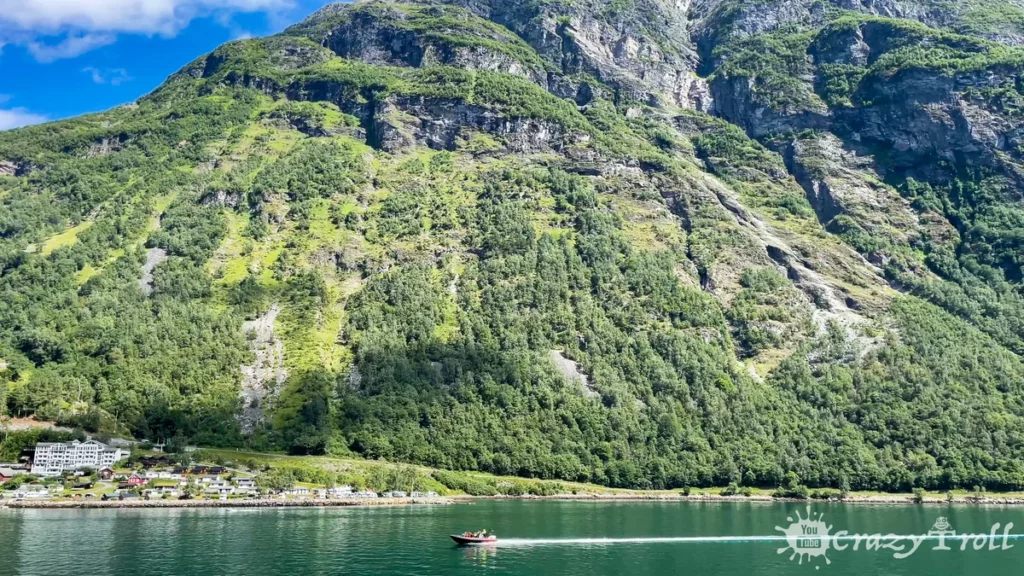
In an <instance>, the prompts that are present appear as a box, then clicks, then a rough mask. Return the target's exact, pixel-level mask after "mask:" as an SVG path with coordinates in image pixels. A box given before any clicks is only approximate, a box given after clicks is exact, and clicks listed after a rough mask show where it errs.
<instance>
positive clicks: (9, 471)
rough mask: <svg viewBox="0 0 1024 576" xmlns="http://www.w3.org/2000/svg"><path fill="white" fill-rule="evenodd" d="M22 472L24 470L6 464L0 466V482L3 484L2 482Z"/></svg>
mask: <svg viewBox="0 0 1024 576" xmlns="http://www.w3.org/2000/svg"><path fill="white" fill-rule="evenodd" d="M24 473H25V471H24V470H20V469H17V468H9V467H7V466H3V467H0V484H3V483H4V482H7V481H8V480H10V479H11V478H14V477H15V476H18V475H20V474H24Z"/></svg>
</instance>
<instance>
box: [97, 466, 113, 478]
mask: <svg viewBox="0 0 1024 576" xmlns="http://www.w3.org/2000/svg"><path fill="white" fill-rule="evenodd" d="M97 474H99V476H100V479H101V480H110V479H111V478H113V477H114V469H113V468H111V467H109V466H107V467H104V468H100V469H99V472H97Z"/></svg>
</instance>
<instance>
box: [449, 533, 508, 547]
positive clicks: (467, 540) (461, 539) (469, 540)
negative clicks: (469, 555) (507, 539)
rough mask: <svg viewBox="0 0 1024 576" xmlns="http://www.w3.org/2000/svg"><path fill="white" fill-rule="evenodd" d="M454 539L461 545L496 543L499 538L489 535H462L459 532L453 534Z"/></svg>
mask: <svg viewBox="0 0 1024 576" xmlns="http://www.w3.org/2000/svg"><path fill="white" fill-rule="evenodd" d="M450 536H451V537H452V540H455V543H456V544H458V545H459V546H474V545H478V544H496V543H497V542H498V539H497V538H495V537H494V536H488V537H487V538H473V537H471V536H460V535H458V534H451V535H450Z"/></svg>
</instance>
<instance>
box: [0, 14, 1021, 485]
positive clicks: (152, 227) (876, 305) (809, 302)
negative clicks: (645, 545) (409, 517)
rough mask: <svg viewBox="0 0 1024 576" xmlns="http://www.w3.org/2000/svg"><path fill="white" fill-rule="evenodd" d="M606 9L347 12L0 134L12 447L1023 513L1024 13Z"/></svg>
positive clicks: (0, 269) (1, 261) (3, 325)
mask: <svg viewBox="0 0 1024 576" xmlns="http://www.w3.org/2000/svg"><path fill="white" fill-rule="evenodd" d="M787 3H788V4H806V6H805V8H806V9H801V10H788V9H784V8H785V6H786V5H788V4H787ZM592 4H595V2H590V1H589V0H572V1H569V0H565V1H546V0H544V1H536V2H526V3H514V2H504V1H502V0H491V1H485V2H461V1H459V0H451V1H446V2H411V3H408V4H396V3H391V2H361V3H357V4H353V5H347V4H346V5H332V6H328V7H326V8H324V9H323V10H321V11H320V12H318V13H317V14H315V15H313V16H311V17H310V19H309V20H307V21H305V22H303V23H301V24H299V25H296V26H295V27H293V28H290V29H288V30H286V31H285V32H284V33H282V34H280V35H277V36H273V37H270V38H265V39H250V40H242V41H237V42H232V43H230V44H227V45H225V46H223V47H221V48H219V49H218V50H216V51H215V52H213V53H212V54H210V55H207V56H204V57H202V58H200V59H198V60H197V61H195V62H193V63H191V64H189V65H187V66H185V67H184V68H183V69H182V70H181V71H180V72H178V73H177V74H175V75H173V76H172V77H171V78H169V79H168V80H167V82H166V83H165V84H164V85H163V86H161V87H160V88H158V89H157V90H156V91H154V92H153V93H151V94H149V95H147V96H145V97H143V98H142V99H140V100H139V101H138V102H137V103H133V104H130V105H126V106H122V107H119V108H116V109H113V110H110V111H108V112H104V113H100V114H94V115H89V116H84V117H80V118H75V119H70V120H64V121H60V122H54V123H49V124H44V125H40V126H33V127H29V128H23V129H19V130H13V131H8V132H2V133H0V418H15V417H27V416H34V417H35V418H37V419H40V420H47V421H53V422H56V423H59V424H61V425H66V426H71V427H75V428H81V429H84V430H86V431H91V432H97V431H100V432H106V433H114V434H128V435H132V436H135V437H137V438H144V439H148V440H151V441H154V442H155V441H160V442H167V443H168V446H169V449H171V450H173V449H175V448H176V447H181V446H183V445H185V444H202V445H209V446H231V447H242V446H246V447H250V448H252V449H258V450H274V451H277V450H280V451H288V452H290V453H293V454H314V455H315V454H331V455H361V456H364V457H366V458H369V459H386V460H389V461H393V462H410V463H418V464H426V465H430V466H435V467H439V468H445V469H450V470H482V471H487V472H493V473H495V474H498V475H516V476H522V477H530V478H541V479H551V480H569V481H587V482H594V483H599V484H604V485H608V486H614V487H636V488H658V489H661V488H678V487H684V486H695V487H696V486H725V485H730V484H734V483H735V484H736V485H738V486H760V487H776V486H780V485H783V484H793V483H794V480H793V479H794V478H795V479H796V481H798V482H799V483H800V484H805V485H807V486H810V487H832V488H844V489H855V490H856V489H863V490H891V491H906V490H910V489H911V488H916V487H921V488H925V489H930V490H936V489H942V490H945V489H950V488H964V487H966V488H970V487H974V486H983V487H987V488H989V489H994V490H1011V489H1012V490H1021V489H1024V194H1022V192H1021V190H1022V189H1024V141H1022V140H1021V138H1022V137H1024V136H1022V135H1021V133H1020V130H1019V126H1020V122H1021V114H1022V113H1024V83H1022V81H1021V72H1022V71H1024V48H1020V47H1018V46H1017V43H1018V42H1019V40H1020V39H1021V38H1024V9H1022V7H1020V6H1018V5H1017V4H1016V3H1015V2H1013V1H1009V0H1008V1H1005V2H998V1H995V0H993V1H988V0H985V1H982V0H977V1H971V2H963V3H960V4H961V5H957V6H949V7H945V8H942V9H941V10H946V11H947V12H945V13H943V17H942V18H935V14H936V10H940V9H939V8H934V7H933V8H932V9H928V10H925V9H924V8H922V5H925V4H928V5H931V3H930V2H923V1H922V2H912V1H909V0H908V1H905V2H901V3H900V4H901V6H903V12H901V14H900V15H902V16H903V18H892V17H890V16H892V15H891V14H890V15H879V14H877V13H875V12H874V8H872V7H870V6H861V5H860V3H856V2H853V3H851V2H839V1H836V2H828V1H824V0H815V1H812V0H807V1H803V0H801V1H799V2H797V1H795V0H792V1H791V0H786V1H782V0H777V1H773V2H762V3H754V2H748V1H744V0H717V1H714V0H708V1H705V2H696V3H694V5H693V6H690V7H689V8H688V9H686V8H680V7H679V6H677V5H676V4H675V3H667V2H661V1H660V0H626V1H621V2H614V3H611V4H610V5H609V6H605V7H604V8H600V7H595V6H594V5H592ZM604 4H606V3H602V6H603V5H604ZM669 4H671V5H669ZM687 4H688V3H685V2H684V3H683V5H687ZM755 4H763V5H764V6H761V7H757V6H754V5H755ZM867 4H870V3H867ZM851 6H854V7H856V6H859V8H851ZM763 10H768V11H773V10H775V11H777V13H776V12H773V14H775V16H777V18H775V19H774V20H772V22H774V23H773V24H765V23H764V22H765V21H763V20H764V18H763ZM993 10H997V12H993ZM994 13H995V14H999V15H1000V16H999V18H991V17H988V16H991V15H992V14H994ZM986 15H988V16H986ZM755 23H756V25H755ZM549 28H550V31H549V30H548V29H549ZM535 30H545V31H546V32H545V34H540V35H538V34H536V33H534V32H533V31H535ZM547 32H550V34H548V33H547ZM554 37H557V38H558V39H559V41H558V42H554V43H552V42H551V41H550V39H551V38H554ZM597 41H601V42H603V43H605V44H608V45H614V46H616V48H615V49H614V50H612V51H611V52H602V51H600V50H596V48H595V45H596V44H595V42H597ZM947 120H948V121H947ZM11 450H13V448H12V449H11ZM8 451H10V450H8Z"/></svg>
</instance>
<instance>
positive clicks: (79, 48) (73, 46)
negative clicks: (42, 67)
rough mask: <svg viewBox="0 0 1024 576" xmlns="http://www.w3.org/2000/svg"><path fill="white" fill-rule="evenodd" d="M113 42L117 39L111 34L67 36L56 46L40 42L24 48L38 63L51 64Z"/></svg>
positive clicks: (30, 43)
mask: <svg viewBox="0 0 1024 576" xmlns="http://www.w3.org/2000/svg"><path fill="white" fill-rule="evenodd" d="M115 40H117V37H116V36H114V35H113V34H82V35H80V36H76V35H69V36H68V37H66V38H65V39H64V40H63V41H61V42H60V43H59V44H56V45H52V46H51V45H48V44H43V43H41V42H29V43H28V44H27V45H26V48H28V51H29V52H31V53H32V56H34V57H35V59H36V60H38V61H39V62H53V61H54V60H63V59H65V58H74V57H75V56H79V55H81V54H85V53H86V52H88V51H90V50H94V49H96V48H99V47H101V46H106V45H108V44H113V43H114V41H115Z"/></svg>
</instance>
